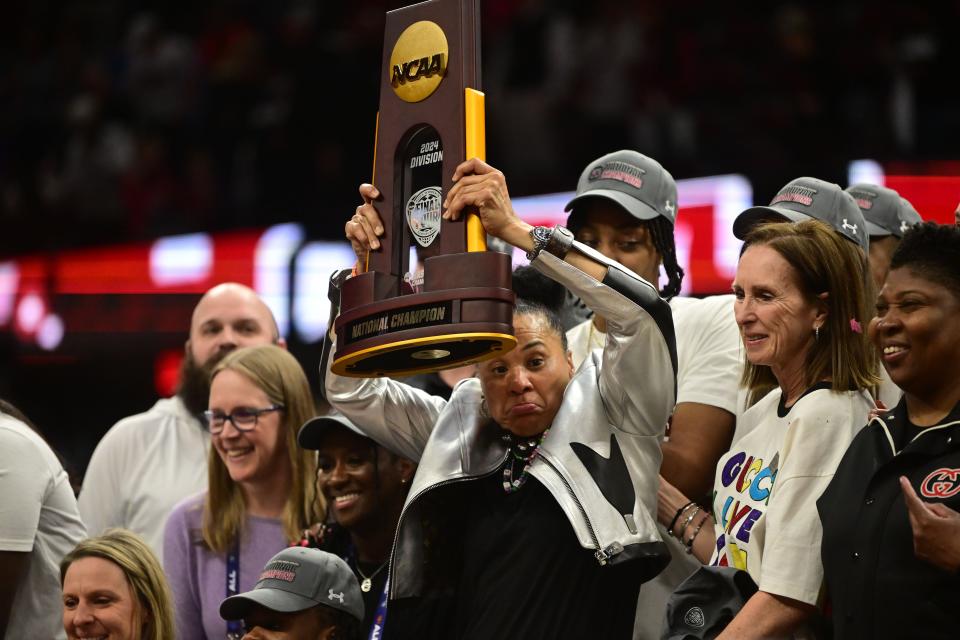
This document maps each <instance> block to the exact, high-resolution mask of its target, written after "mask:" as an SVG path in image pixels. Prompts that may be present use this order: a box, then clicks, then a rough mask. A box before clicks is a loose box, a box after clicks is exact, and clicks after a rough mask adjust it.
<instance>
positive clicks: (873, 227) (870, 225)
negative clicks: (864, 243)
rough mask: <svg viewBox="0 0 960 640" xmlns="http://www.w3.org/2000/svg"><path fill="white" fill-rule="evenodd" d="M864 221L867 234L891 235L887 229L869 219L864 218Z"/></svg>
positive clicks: (873, 235) (872, 235) (874, 235)
mask: <svg viewBox="0 0 960 640" xmlns="http://www.w3.org/2000/svg"><path fill="white" fill-rule="evenodd" d="M864 222H866V223H867V235H868V236H871V237H876V236H892V235H893V233H892V232H891V231H890V230H889V229H884V228H883V227H881V226H880V225H878V224H876V223H874V222H870V221H869V220H866V219H864Z"/></svg>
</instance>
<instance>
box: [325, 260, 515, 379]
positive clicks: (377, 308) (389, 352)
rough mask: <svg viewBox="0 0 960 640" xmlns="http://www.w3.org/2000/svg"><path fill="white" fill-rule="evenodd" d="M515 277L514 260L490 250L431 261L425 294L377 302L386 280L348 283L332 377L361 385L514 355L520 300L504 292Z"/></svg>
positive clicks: (368, 276)
mask: <svg viewBox="0 0 960 640" xmlns="http://www.w3.org/2000/svg"><path fill="white" fill-rule="evenodd" d="M509 275H510V256H508V255H506V254H502V253H497V252H495V251H487V252H478V253H455V254H447V255H441V256H435V257H432V258H427V259H426V260H425V261H424V290H423V292H421V293H411V294H409V295H400V296H396V297H390V298H386V299H381V300H377V299H376V297H377V296H376V290H377V289H378V288H379V287H378V285H379V284H382V282H383V278H382V277H378V276H381V274H378V273H377V272H368V273H364V274H361V275H358V276H355V277H353V278H351V279H349V280H347V281H346V282H345V283H344V285H343V290H342V300H343V308H345V309H349V311H344V312H343V313H341V314H340V316H339V317H338V318H337V321H336V323H335V325H334V329H335V330H336V333H337V351H336V354H335V359H334V361H333V365H332V367H331V368H332V370H333V372H334V373H336V374H338V375H342V376H351V377H360V378H367V377H378V376H401V375H410V374H414V373H427V372H431V371H439V370H441V369H450V368H452V367H456V366H460V365H465V364H472V363H475V362H481V361H483V360H487V359H489V358H493V357H496V356H497V355H498V354H501V353H506V352H507V351H510V350H511V349H513V347H515V346H516V344H517V340H516V338H514V336H513V303H514V294H513V291H511V290H510V289H505V288H503V287H501V286H498V284H499V283H502V282H504V281H506V282H509ZM505 276H506V280H505ZM378 281H379V282H378ZM451 285H455V286H451Z"/></svg>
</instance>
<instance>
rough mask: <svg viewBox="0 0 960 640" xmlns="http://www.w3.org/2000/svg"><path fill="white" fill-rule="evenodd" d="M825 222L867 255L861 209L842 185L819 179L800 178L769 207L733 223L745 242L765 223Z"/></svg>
mask: <svg viewBox="0 0 960 640" xmlns="http://www.w3.org/2000/svg"><path fill="white" fill-rule="evenodd" d="M811 218H812V219H816V220H821V221H823V222H826V223H827V224H829V225H830V226H831V227H833V228H834V229H836V231H837V233H839V234H840V235H842V236H843V237H844V238H846V239H847V240H850V241H851V242H856V243H857V244H858V245H860V248H861V249H863V251H864V253H866V252H868V251H869V249H870V239H869V237H868V236H867V225H866V221H865V220H864V219H863V214H862V213H860V207H858V206H857V202H856V200H854V199H853V196H851V195H850V194H849V193H847V192H846V191H844V190H843V189H841V188H840V185H837V184H834V183H832V182H826V181H824V180H819V179H817V178H797V179H796V180H791V181H790V182H788V183H787V185H786V186H785V187H783V188H782V189H780V191H779V192H777V195H775V196H774V197H773V200H771V201H770V204H769V205H767V206H765V207H750V208H749V209H747V210H746V211H744V212H743V213H741V214H740V215H739V216H737V219H736V220H734V221H733V235H735V236H736V237H738V238H740V239H741V240H744V239H745V238H746V237H747V234H748V233H750V231H751V230H752V229H753V228H754V227H755V226H757V225H758V224H761V223H763V222H801V221H803V220H810V219H811Z"/></svg>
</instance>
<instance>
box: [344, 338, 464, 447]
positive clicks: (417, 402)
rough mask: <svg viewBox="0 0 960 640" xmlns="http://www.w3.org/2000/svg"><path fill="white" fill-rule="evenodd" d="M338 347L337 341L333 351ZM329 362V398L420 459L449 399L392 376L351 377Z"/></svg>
mask: <svg viewBox="0 0 960 640" xmlns="http://www.w3.org/2000/svg"><path fill="white" fill-rule="evenodd" d="M334 349H336V342H334V343H333V345H332V346H331V352H333V350H334ZM332 364H333V358H332V357H331V358H329V361H328V362H327V373H326V377H325V382H326V392H327V401H328V402H329V403H330V404H331V405H333V406H334V407H335V408H336V409H337V410H338V411H340V412H341V413H343V414H344V415H345V416H347V417H348V418H350V420H352V421H353V422H354V424H356V425H357V426H358V427H359V428H360V429H361V430H362V431H363V432H364V433H366V434H367V435H368V436H369V437H370V438H372V439H373V440H374V441H375V442H377V443H378V444H381V445H383V446H385V447H387V448H388V449H390V450H391V451H393V452H394V453H397V454H399V455H401V456H403V457H404V458H408V459H410V460H413V461H415V462H419V461H420V456H421V455H422V454H423V450H424V448H425V447H426V446H427V441H428V440H429V439H430V434H431V433H432V432H433V427H434V425H435V424H436V422H437V418H438V417H439V416H440V412H441V411H442V410H443V408H444V407H445V406H446V404H447V401H446V400H444V399H443V398H441V397H439V396H432V395H430V394H429V393H427V392H426V391H424V390H422V389H417V388H416V387H411V386H410V385H407V384H403V383H402V382H397V381H396V380H392V379H390V378H349V377H346V376H340V375H337V374H335V373H334V372H333V371H332V370H331V369H330V367H331V366H332Z"/></svg>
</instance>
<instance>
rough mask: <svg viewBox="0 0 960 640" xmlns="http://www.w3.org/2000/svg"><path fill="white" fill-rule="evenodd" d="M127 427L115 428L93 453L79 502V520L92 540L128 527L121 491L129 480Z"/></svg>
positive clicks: (115, 426)
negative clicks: (108, 532) (126, 443)
mask: <svg viewBox="0 0 960 640" xmlns="http://www.w3.org/2000/svg"><path fill="white" fill-rule="evenodd" d="M123 427H124V423H123V422H120V423H117V424H116V425H114V426H113V428H111V429H110V430H109V431H107V433H106V434H105V435H104V436H103V438H102V439H101V440H100V442H99V443H98V444H97V448H96V449H94V451H93V456H91V458H90V463H89V464H88V465H87V471H86V473H85V474H84V475H83V484H82V485H81V487H80V495H79V497H78V498H77V506H78V507H79V508H80V517H81V518H83V523H84V524H85V525H86V526H87V532H88V533H89V534H90V535H91V536H97V535H100V534H101V533H102V532H103V531H104V530H105V529H108V528H110V527H126V526H127V522H126V520H125V517H124V510H125V505H126V499H125V498H124V496H123V493H122V489H121V487H122V486H123V484H122V483H123V481H124V478H125V477H127V476H126V469H127V465H126V462H127V459H126V455H125V449H126V446H125V435H126V431H128V430H126V429H124V428H123Z"/></svg>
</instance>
